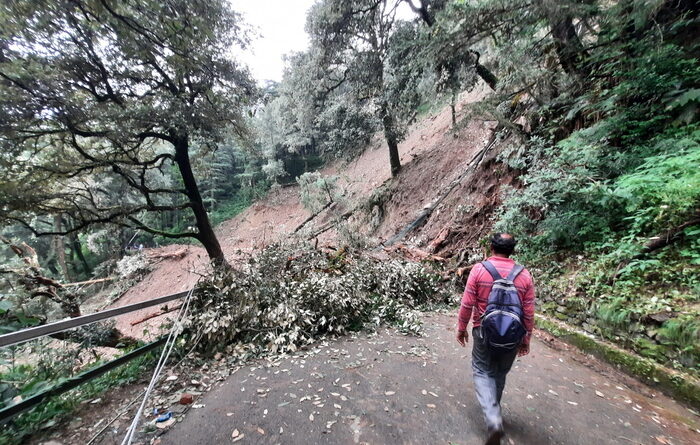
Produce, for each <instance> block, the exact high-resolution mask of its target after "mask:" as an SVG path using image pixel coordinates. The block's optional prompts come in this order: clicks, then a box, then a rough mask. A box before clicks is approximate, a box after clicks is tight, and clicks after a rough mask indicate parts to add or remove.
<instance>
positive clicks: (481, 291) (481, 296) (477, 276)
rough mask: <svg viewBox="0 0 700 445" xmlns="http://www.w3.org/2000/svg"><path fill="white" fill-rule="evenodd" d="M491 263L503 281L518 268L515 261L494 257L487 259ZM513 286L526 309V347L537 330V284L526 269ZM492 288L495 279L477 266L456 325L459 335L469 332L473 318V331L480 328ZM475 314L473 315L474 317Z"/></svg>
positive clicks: (463, 299) (469, 281) (468, 285)
mask: <svg viewBox="0 0 700 445" xmlns="http://www.w3.org/2000/svg"><path fill="white" fill-rule="evenodd" d="M488 261H490V262H491V264H493V265H494V267H495V268H496V270H497V271H498V273H500V274H501V276H502V277H507V276H508V274H509V273H510V271H511V269H512V268H513V266H514V265H515V261H513V260H511V259H510V258H503V257H498V256H492V257H490V258H488ZM514 284H515V288H516V289H517V290H518V295H519V296H520V303H521V304H522V305H523V314H524V319H523V323H524V324H525V329H526V330H527V335H526V336H525V340H524V343H525V344H529V343H530V336H531V335H532V329H533V328H534V327H535V283H534V282H533V281H532V275H530V272H528V270H527V269H524V270H523V271H522V272H520V274H519V275H518V276H517V277H516V278H515V283H514ZM492 285H493V277H491V274H490V273H489V271H488V270H486V269H485V268H484V266H482V265H481V263H479V264H476V265H475V266H474V267H473V268H472V270H471V272H469V278H468V279H467V286H466V287H465V288H464V295H463V296H462V305H461V306H460V308H459V321H458V324H457V329H458V330H459V331H466V330H467V324H469V319H470V318H473V320H472V322H473V323H472V324H473V326H474V327H478V326H479V325H480V324H481V315H482V314H483V313H484V312H485V311H486V303H487V302H488V299H489V294H490V293H491V286H492ZM474 306H476V310H475V311H472V309H473V308H474ZM472 312H473V314H474V316H473V317H472Z"/></svg>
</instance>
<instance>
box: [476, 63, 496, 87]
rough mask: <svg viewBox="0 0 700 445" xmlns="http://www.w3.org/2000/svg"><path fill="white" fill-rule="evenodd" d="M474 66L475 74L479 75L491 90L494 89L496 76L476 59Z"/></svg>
mask: <svg viewBox="0 0 700 445" xmlns="http://www.w3.org/2000/svg"><path fill="white" fill-rule="evenodd" d="M475 68H476V74H477V75H478V76H479V77H481V78H482V79H483V80H484V82H486V84H487V85H488V86H490V87H491V89H492V90H495V89H496V85H497V84H498V77H496V75H495V74H493V73H492V72H491V71H490V70H489V69H488V68H486V67H485V66H484V65H482V64H480V63H479V62H478V61H477V62H476V65H475Z"/></svg>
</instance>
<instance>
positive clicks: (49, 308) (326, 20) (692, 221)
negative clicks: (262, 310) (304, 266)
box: [0, 0, 700, 373]
mask: <svg viewBox="0 0 700 445" xmlns="http://www.w3.org/2000/svg"><path fill="white" fill-rule="evenodd" d="M233 7H234V8H235V4H234V5H233ZM401 11H410V12H412V13H413V14H412V15H411V18H410V19H401V18H400V17H403V16H405V15H406V14H402V13H401ZM698 21H699V19H698V5H697V3H696V2H693V1H690V0H666V1H664V0H643V1H632V0H618V1H611V2H602V1H595V0H586V1H568V0H565V1H551V0H474V1H470V0H453V1H448V0H422V1H420V0H357V1H352V2H350V1H344V0H320V1H318V2H317V3H316V4H315V5H314V6H313V7H312V9H311V10H310V12H309V15H308V21H307V25H306V29H307V32H308V33H309V35H310V47H309V48H308V50H306V51H304V52H300V53H295V54H290V55H289V56H288V58H287V60H286V63H287V68H286V70H285V73H284V77H283V79H282V81H281V82H279V83H276V82H269V83H267V84H266V85H256V84H255V82H254V81H253V79H252V78H251V76H250V74H249V72H248V70H247V68H246V67H244V66H242V65H241V64H239V63H238V62H237V61H236V60H235V59H233V58H232V56H231V52H230V48H231V47H232V46H236V47H240V48H245V47H246V45H247V44H248V43H249V39H250V35H251V31H250V29H249V28H248V27H247V25H245V24H244V23H243V22H242V20H241V18H240V17H239V16H238V15H237V14H236V13H235V12H233V11H231V10H230V8H229V6H228V3H227V2H225V1H219V0H210V1H181V0H169V1H164V2H163V1H151V0H129V1H123V2H110V1H102V2H98V1H53V2H49V1H20V0H13V1H8V2H3V5H2V6H1V7H0V104H2V106H1V107H0V178H2V179H0V202H1V205H0V224H2V228H1V232H0V234H1V235H2V241H3V243H5V244H6V245H7V247H6V248H3V249H2V250H0V264H1V265H0V274H1V275H0V279H1V280H2V281H1V282H0V292H2V295H1V297H2V298H1V299H0V324H1V325H2V329H4V330H13V329H17V328H19V327H22V326H28V325H33V324H38V323H44V322H46V321H47V320H49V319H52V318H57V317H63V316H66V315H70V316H73V315H76V314H78V313H80V303H81V301H82V300H81V299H82V298H84V296H83V295H80V294H79V293H71V292H68V291H66V290H65V288H61V287H60V283H66V282H73V281H81V280H89V279H92V278H101V277H107V276H110V275H113V274H115V273H118V272H119V271H118V269H119V267H125V266H124V265H125V264H126V263H125V262H124V261H123V258H125V257H128V256H129V255H132V254H134V253H135V252H137V251H138V250H139V248H141V246H145V247H154V246H161V245H164V244H167V243H173V242H176V243H183V242H199V243H201V244H202V245H203V246H204V247H205V248H206V251H207V253H208V254H209V257H210V258H211V260H212V261H213V263H214V264H215V265H217V266H221V267H224V268H226V267H229V266H228V263H227V261H226V259H225V258H224V255H223V252H222V249H221V247H220V245H219V241H218V240H217V237H216V235H215V232H214V229H213V227H214V226H216V225H217V224H218V223H220V222H222V221H225V220H227V219H230V218H232V217H233V216H235V215H236V214H238V213H239V212H241V211H242V210H243V209H245V208H246V207H247V206H249V205H250V204H251V203H252V202H254V201H255V200H256V199H259V198H261V197H262V196H264V195H265V194H266V193H267V191H268V190H269V189H270V188H279V187H285V186H287V185H289V184H295V183H296V182H297V181H299V183H301V184H307V186H314V184H315V186H316V187H327V185H326V184H327V182H324V180H322V179H320V178H318V177H317V176H313V173H312V172H315V171H317V170H318V169H319V168H321V167H322V166H323V165H326V164H327V163H329V162H343V161H349V160H352V159H354V158H355V157H357V156H358V155H359V154H360V153H361V152H362V150H364V149H365V148H366V147H367V144H368V143H369V142H370V141H371V140H372V138H374V137H376V138H381V139H382V140H383V141H384V142H385V145H386V147H387V154H386V162H387V163H388V164H389V165H390V168H391V173H392V175H393V176H394V177H400V175H401V171H402V165H401V163H400V158H399V155H398V148H397V147H398V144H399V143H400V142H401V141H402V140H403V138H404V137H405V136H406V132H407V129H408V126H409V125H411V124H412V123H414V122H416V121H417V120H420V119H421V118H422V117H423V116H425V115H426V113H428V112H429V111H430V110H435V109H438V108H441V107H445V106H449V107H451V109H452V125H453V128H454V130H455V131H458V130H459V129H460V128H462V127H463V126H465V125H466V124H467V123H468V122H469V121H470V119H472V118H473V117H474V116H477V115H478V116H488V118H489V119H492V120H494V121H496V122H498V125H497V127H496V133H497V134H499V135H502V136H503V137H504V138H505V137H507V138H508V140H509V141H510V143H509V144H508V147H507V149H505V150H503V151H502V152H501V153H500V154H499V157H498V165H497V167H494V168H496V169H498V171H505V172H508V174H515V175H516V176H517V185H516V186H514V187H510V188H508V190H507V191H506V192H505V193H504V194H503V195H502V196H500V197H499V199H500V201H499V202H500V206H499V208H498V210H497V211H496V213H495V214H493V215H492V218H493V227H494V228H496V229H498V230H504V231H509V232H511V233H514V234H515V235H516V236H517V237H518V238H519V239H520V240H521V241H520V244H519V249H520V250H519V259H520V260H521V261H525V262H527V264H529V265H531V266H532V267H533V268H534V269H535V270H537V272H538V274H537V276H538V277H539V279H538V281H539V282H540V283H541V288H542V293H543V299H542V301H543V310H545V311H550V312H551V313H553V314H557V313H558V314H560V315H561V314H564V315H561V318H562V319H568V318H571V317H570V316H568V315H566V314H565V313H566V310H567V308H573V309H575V310H576V311H578V312H579V313H580V315H579V314H577V315H576V316H575V317H573V318H575V319H576V320H578V321H579V322H580V324H582V325H584V326H588V327H590V325H592V324H593V323H594V322H595V324H596V325H597V326H598V328H596V332H597V333H600V334H602V335H605V336H608V337H609V338H614V339H617V340H620V339H622V343H625V344H626V346H628V347H630V348H632V349H634V350H636V351H637V352H640V353H642V354H644V355H647V356H649V357H653V358H654V359H656V360H658V361H661V362H663V363H666V364H669V365H671V366H675V367H678V368H683V369H686V370H691V372H695V373H697V372H698V371H700V370H699V369H698V364H697V363H698V361H697V360H698V357H699V356H700V346H699V343H700V342H699V341H698V338H699V336H700V321H698V320H699V318H698V313H699V312H700V273H698V272H699V271H700V145H699V144H700V128H699V127H698V107H699V106H700V65H699V64H698V55H699V51H700V48H699V46H698V43H699V42H700V40H699V37H700V35H699V33H698V30H700V26H698V25H699V23H698ZM479 84H485V85H487V86H488V88H489V89H490V91H491V92H490V94H489V95H488V96H487V97H486V99H484V100H483V101H481V102H480V103H479V104H476V105H475V106H473V107H471V108H470V110H469V112H468V113H462V114H460V113H457V111H456V106H457V104H458V102H459V97H460V94H462V93H464V92H466V91H470V90H471V89H473V88H474V87H475V86H477V85H479ZM416 188H417V189H420V187H419V185H416ZM321 195H323V194H321ZM328 197H329V199H332V198H331V195H330V192H329V193H328ZM324 204H325V203H324V202H321V204H320V205H324ZM317 205H318V204H317ZM30 246H31V247H30ZM473 247H475V248H476V247H478V246H476V245H475V246H473ZM127 263H128V261H127ZM120 265H121V266H120ZM561 295H566V296H568V297H569V298H567V299H566V301H565V302H564V303H562V302H561V299H560V298H559V297H560V296H561ZM562 308H563V309H562ZM635 332H636V333H640V332H643V333H645V334H646V335H644V336H631V335H630V336H629V337H627V336H625V334H624V333H635Z"/></svg>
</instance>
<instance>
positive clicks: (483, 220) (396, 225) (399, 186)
mask: <svg viewBox="0 0 700 445" xmlns="http://www.w3.org/2000/svg"><path fill="white" fill-rule="evenodd" d="M487 91H488V87H487V86H485V85H483V84H480V85H479V86H478V87H477V88H475V89H474V90H473V91H472V92H470V93H465V94H464V95H463V97H462V100H461V107H462V110H463V112H465V111H466V109H467V108H468V107H469V106H470V104H472V103H474V102H476V101H479V100H481V99H483V97H484V95H485V94H487ZM495 126H496V123H495V122H494V121H489V120H480V119H473V120H471V121H470V122H469V123H468V124H467V125H466V126H464V128H461V129H460V130H458V131H453V130H452V129H451V123H450V110H449V107H445V108H443V109H441V110H438V111H437V112H435V113H432V114H429V115H427V116H424V117H422V118H421V119H420V120H419V121H418V122H417V123H415V124H414V125H412V126H411V129H410V132H409V134H408V137H407V138H406V140H405V141H404V142H402V143H401V144H400V145H399V149H400V152H401V162H402V164H403V165H404V167H403V170H402V173H401V175H400V177H399V178H396V179H394V180H392V179H391V173H390V171H389V166H388V164H387V163H386V159H385V158H386V146H385V145H384V144H383V142H382V140H381V138H374V139H373V140H372V143H371V144H370V145H369V146H368V147H367V148H366V149H364V150H363V151H362V154H361V155H360V156H359V157H358V158H357V159H355V160H353V161H351V162H347V163H341V162H336V163H333V164H331V165H329V166H327V167H325V168H323V169H322V170H321V174H322V175H324V176H338V177H339V183H340V188H341V189H342V190H343V194H344V196H345V197H346V199H347V202H346V203H345V207H344V208H346V209H350V208H354V207H360V208H358V210H357V211H355V212H354V213H353V214H352V216H351V217H350V218H349V223H350V226H351V227H352V228H353V230H356V231H358V232H359V233H362V234H363V236H367V237H368V239H369V240H371V242H372V243H373V244H374V245H375V246H379V245H381V243H382V242H383V241H386V240H388V239H389V238H391V237H392V236H394V235H395V234H396V233H397V232H399V231H400V230H401V229H403V228H404V227H406V226H407V225H408V224H409V223H411V222H412V221H413V220H414V219H415V218H417V217H418V216H419V214H420V212H421V211H422V210H423V209H424V207H425V206H426V205H428V204H429V203H431V202H432V201H433V200H435V198H436V197H437V196H438V195H439V194H440V192H441V191H443V190H444V189H445V188H446V187H447V186H448V185H449V184H450V183H451V182H453V181H454V180H455V179H456V178H458V177H459V176H460V175H461V174H463V173H464V172H465V170H466V169H467V165H468V164H469V162H470V161H471V159H472V158H473V156H474V155H475V154H476V153H477V152H478V151H479V150H481V149H483V148H484V147H486V145H487V144H488V143H489V141H490V139H491V137H492V135H493V129H494V127H495ZM499 147H500V145H499V144H496V145H495V146H494V147H493V148H492V149H491V151H490V152H489V154H488V155H487V156H486V157H485V158H484V160H483V161H482V163H481V167H480V168H479V169H477V170H475V171H474V173H472V174H469V175H468V176H467V177H465V178H464V179H463V180H462V181H461V182H460V183H459V186H457V187H456V188H455V189H454V190H453V191H452V192H451V193H450V194H449V195H448V197H447V199H445V200H444V201H443V202H442V203H441V204H440V205H439V206H438V207H437V208H436V209H435V211H434V214H433V216H432V217H431V218H429V219H428V221H427V223H426V224H425V225H424V226H423V227H421V228H419V229H418V230H415V231H412V232H411V233H410V240H409V241H408V244H409V245H411V246H414V247H418V248H421V249H425V248H426V247H427V246H428V245H429V244H430V243H431V242H432V241H433V240H435V239H436V238H438V237H439V236H441V234H442V238H444V239H443V240H442V242H441V243H440V247H439V249H438V251H437V253H440V252H441V251H442V250H444V251H447V252H448V253H449V254H450V255H451V254H454V253H457V252H458V251H459V249H463V248H476V247H477V243H476V242H477V241H478V240H479V239H480V237H482V236H484V235H485V234H486V233H487V232H488V231H489V229H490V227H491V216H492V213H493V211H494V209H495V208H496V206H497V205H498V203H499V188H500V187H501V186H502V185H509V184H512V183H513V181H514V179H513V176H514V175H512V174H510V175H509V174H503V172H502V167H499V170H496V171H492V170H490V167H491V166H492V165H493V159H494V157H495V156H496V155H497V153H498V151H499ZM377 193H381V194H382V196H383V200H382V204H381V210H378V209H375V208H373V206H370V207H367V206H365V207H362V205H363V204H364V203H366V202H368V201H370V199H371V198H372V197H373V196H376V194H377ZM465 209H466V210H465ZM332 211H336V212H340V213H343V212H344V211H345V210H342V211H341V210H337V209H335V210H334V209H329V211H327V212H323V213H322V214H320V215H318V217H316V218H314V219H313V220H312V221H311V222H310V223H309V224H307V225H305V226H304V231H302V232H301V233H300V235H303V234H304V233H314V232H315V230H316V229H317V228H320V227H323V226H324V225H326V224H327V223H328V222H329V221H330V220H331V219H332V217H333V216H332V214H331V212H332ZM373 213H374V214H376V213H381V215H382V217H381V218H379V220H378V221H377V218H376V217H374V218H373V216H372V215H373ZM309 216H310V213H309V212H308V211H307V210H306V209H304V207H303V206H302V204H301V203H300V201H299V187H298V186H291V187H284V188H280V189H277V190H273V191H271V192H269V193H268V194H267V196H266V197H265V198H264V199H262V200H260V201H258V202H256V203H254V204H253V205H252V206H251V207H250V208H248V209H246V210H245V211H244V212H243V213H241V214H240V215H238V216H236V217H235V218H233V219H231V220H229V221H226V222H224V223H222V224H221V225H219V226H218V227H217V228H216V232H217V236H218V237H219V238H220V240H221V245H222V248H223V249H224V252H225V253H226V257H227V258H228V259H229V260H230V261H231V262H232V263H233V264H235V263H236V260H237V259H240V258H242V257H244V256H246V255H250V254H251V253H252V252H253V251H255V250H256V249H260V248H262V247H264V246H266V245H269V244H270V243H273V242H275V241H279V240H282V239H284V238H285V236H286V235H289V234H290V233H292V232H293V231H294V230H295V229H296V228H297V227H298V226H299V225H300V224H301V223H302V222H303V221H304V220H306V219H307V218H308V217H309ZM337 236H338V233H337V231H336V230H335V229H333V230H329V231H326V232H324V233H323V234H321V235H319V236H317V237H314V238H310V241H312V242H313V241H314V240H315V239H316V238H318V240H319V242H320V243H321V244H327V245H337V243H338V240H337ZM183 249H185V252H186V253H185V254H184V255H183V256H180V257H178V258H165V259H157V260H155V262H154V264H153V270H152V271H151V272H150V273H149V274H148V275H146V276H145V277H144V278H143V280H141V282H139V283H138V284H136V285H135V286H134V287H133V288H131V289H129V290H128V291H127V292H126V293H125V294H124V295H122V296H121V297H120V298H119V299H118V300H116V301H114V302H113V303H112V306H114V307H116V306H121V305H125V304H131V303H135V302H138V301H143V300H146V299H150V298H153V297H156V296H161V295H167V294H170V293H175V292H180V291H183V290H187V289H189V288H191V287H192V286H194V284H195V283H196V282H197V279H198V278H199V277H200V275H201V274H202V273H204V271H205V270H206V268H207V264H208V261H207V258H206V253H205V252H204V250H203V249H202V248H200V247H198V246H180V245H171V246H168V247H164V248H159V249H146V255H147V256H153V257H159V256H166V257H167V255H168V254H169V253H173V252H182V250H183ZM153 312H154V311H153V309H151V310H143V311H139V312H134V313H132V314H129V315H127V316H124V317H120V318H119V319H118V320H117V328H118V329H119V330H121V331H122V332H124V333H125V334H127V335H132V336H135V337H141V336H142V335H143V331H144V328H145V327H146V326H150V327H151V330H152V332H151V333H150V334H149V335H156V334H157V330H155V329H154V328H155V327H156V326H159V325H160V324H161V323H162V321H163V320H161V319H160V318H153V319H151V320H150V321H148V322H147V323H142V324H139V325H137V326H132V324H131V323H132V322H134V321H135V320H140V319H142V318H144V317H145V316H147V315H149V314H151V313H153Z"/></svg>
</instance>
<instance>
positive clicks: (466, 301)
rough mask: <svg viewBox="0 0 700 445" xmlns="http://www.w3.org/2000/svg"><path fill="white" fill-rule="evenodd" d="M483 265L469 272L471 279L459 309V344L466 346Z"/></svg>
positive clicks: (468, 280) (468, 279)
mask: <svg viewBox="0 0 700 445" xmlns="http://www.w3.org/2000/svg"><path fill="white" fill-rule="evenodd" d="M480 266H481V264H477V265H475V266H474V267H473V268H472V270H471V271H470V272H469V278H467V285H466V286H465V287H464V294H463V295H462V303H461V304H460V307H459V315H458V317H457V342H459V344H461V345H462V346H464V345H465V344H466V342H467V341H468V340H469V334H467V325H468V324H469V320H470V319H471V316H472V309H473V308H474V305H475V304H476V286H477V279H476V276H477V274H478V273H477V272H478V270H477V269H478V268H479V267H480Z"/></svg>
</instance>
